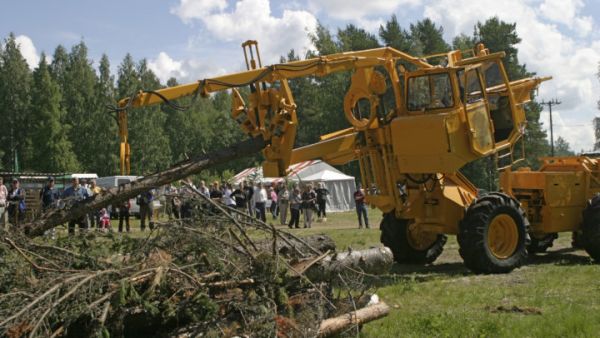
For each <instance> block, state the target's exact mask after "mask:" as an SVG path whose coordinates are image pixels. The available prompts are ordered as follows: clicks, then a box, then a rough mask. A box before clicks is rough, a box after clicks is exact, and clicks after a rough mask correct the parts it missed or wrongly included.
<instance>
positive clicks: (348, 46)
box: [337, 24, 380, 52]
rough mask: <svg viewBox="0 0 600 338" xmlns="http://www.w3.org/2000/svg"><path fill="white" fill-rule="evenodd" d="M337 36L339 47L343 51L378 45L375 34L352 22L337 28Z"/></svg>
mask: <svg viewBox="0 0 600 338" xmlns="http://www.w3.org/2000/svg"><path fill="white" fill-rule="evenodd" d="M337 38H338V42H339V46H340V49H341V50H342V51H345V52H346V51H355V50H365V49H371V48H377V47H380V45H379V41H377V37H376V36H375V35H373V34H371V33H369V32H367V31H366V30H364V29H362V28H358V27H356V26H355V25H352V24H350V25H347V26H346V28H344V29H338V33H337Z"/></svg>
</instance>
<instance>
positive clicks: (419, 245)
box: [406, 223, 438, 251]
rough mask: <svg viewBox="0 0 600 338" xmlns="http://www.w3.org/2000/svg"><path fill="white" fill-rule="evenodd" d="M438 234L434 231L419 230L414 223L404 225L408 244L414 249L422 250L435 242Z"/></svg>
mask: <svg viewBox="0 0 600 338" xmlns="http://www.w3.org/2000/svg"><path fill="white" fill-rule="evenodd" d="M437 237H438V235H437V234H436V233H434V232H429V231H421V230H420V229H418V227H417V226H415V224H414V223H412V224H410V225H409V226H407V227H406V238H407V239H408V244H409V245H410V246H411V247H412V248H413V249H415V250H419V251H423V250H427V249H428V248H429V247H431V246H432V245H433V243H435V241H436V240H437Z"/></svg>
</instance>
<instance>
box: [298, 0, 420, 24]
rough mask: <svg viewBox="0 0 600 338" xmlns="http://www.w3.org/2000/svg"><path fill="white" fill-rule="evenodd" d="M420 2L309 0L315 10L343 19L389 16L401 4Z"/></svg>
mask: <svg viewBox="0 0 600 338" xmlns="http://www.w3.org/2000/svg"><path fill="white" fill-rule="evenodd" d="M420 3H421V0H308V4H309V7H310V8H311V9H312V10H313V11H315V12H324V13H325V14H326V15H327V16H330V17H332V18H335V19H341V20H361V19H364V18H365V17H370V16H374V15H382V16H384V17H386V18H387V17H389V16H390V15H391V14H392V13H394V12H395V11H396V10H397V9H398V8H399V7H400V6H401V5H408V6H416V5H418V4H420ZM367 28H368V27H365V29H367Z"/></svg>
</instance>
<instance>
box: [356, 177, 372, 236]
mask: <svg viewBox="0 0 600 338" xmlns="http://www.w3.org/2000/svg"><path fill="white" fill-rule="evenodd" d="M354 203H355V204H356V215H357V216H358V228H359V229H362V227H363V220H364V222H365V226H366V228H367V229H369V228H371V227H370V226H369V216H368V214H367V206H366V205H365V192H364V190H363V189H362V188H361V186H360V184H358V185H357V186H356V191H355V192H354Z"/></svg>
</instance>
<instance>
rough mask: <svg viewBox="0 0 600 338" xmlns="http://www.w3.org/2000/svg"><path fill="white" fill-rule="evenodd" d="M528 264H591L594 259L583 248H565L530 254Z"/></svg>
mask: <svg viewBox="0 0 600 338" xmlns="http://www.w3.org/2000/svg"><path fill="white" fill-rule="evenodd" d="M527 264H528V265H545V264H552V265H589V264H592V259H591V258H590V257H589V256H588V255H587V254H586V253H585V252H582V251H581V250H578V249H573V248H563V249H559V250H555V251H549V252H547V253H544V254H535V255H532V254H530V255H529V260H528V261H527Z"/></svg>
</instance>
